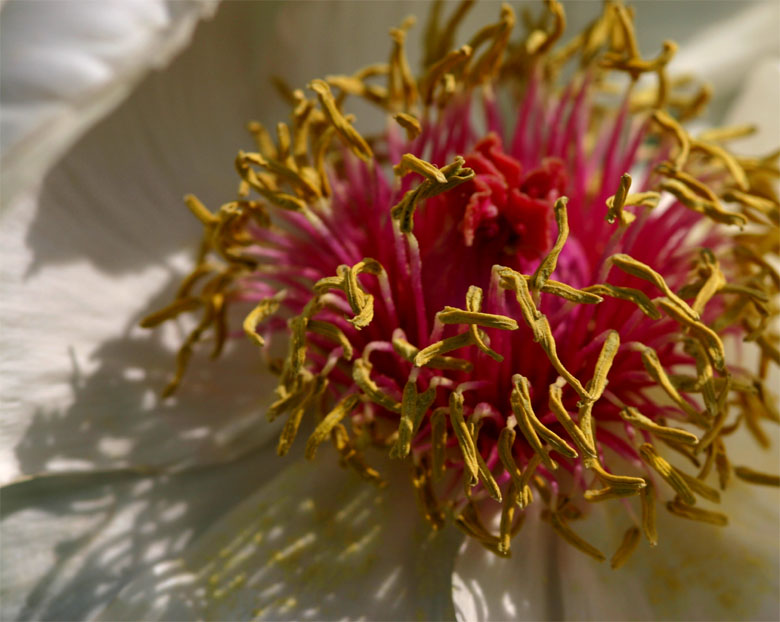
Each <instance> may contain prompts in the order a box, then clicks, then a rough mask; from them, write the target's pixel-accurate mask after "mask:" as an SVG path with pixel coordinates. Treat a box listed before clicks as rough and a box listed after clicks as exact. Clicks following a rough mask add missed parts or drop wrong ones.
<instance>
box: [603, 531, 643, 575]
mask: <svg viewBox="0 0 780 622" xmlns="http://www.w3.org/2000/svg"><path fill="white" fill-rule="evenodd" d="M639 535H640V532H639V528H638V527H629V528H628V529H626V532H625V533H624V534H623V541H622V542H621V543H620V546H619V547H618V550H617V551H615V554H614V555H613V556H612V559H611V560H610V562H609V565H610V566H611V567H612V570H617V569H618V568H620V567H621V566H622V565H623V564H625V563H626V562H627V561H628V558H629V557H631V554H632V553H633V552H634V551H635V550H636V547H637V545H638V544H639Z"/></svg>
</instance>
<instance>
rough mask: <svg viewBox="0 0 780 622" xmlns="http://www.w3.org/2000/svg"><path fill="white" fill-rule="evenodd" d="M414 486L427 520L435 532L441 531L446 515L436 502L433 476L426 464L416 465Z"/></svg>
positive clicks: (413, 479)
mask: <svg viewBox="0 0 780 622" xmlns="http://www.w3.org/2000/svg"><path fill="white" fill-rule="evenodd" d="M412 485H413V486H414V489H415V491H416V493H417V499H418V501H419V504H420V507H421V508H422V510H423V514H424V516H425V518H426V520H427V521H428V522H429V523H430V525H431V527H432V528H433V529H434V530H439V529H441V528H442V527H443V526H444V514H443V513H442V511H441V508H440V507H439V503H438V502H437V501H436V495H435V494H434V492H433V485H432V483H431V475H430V473H429V471H428V467H427V466H426V465H425V464H417V465H415V468H414V475H413V476H412Z"/></svg>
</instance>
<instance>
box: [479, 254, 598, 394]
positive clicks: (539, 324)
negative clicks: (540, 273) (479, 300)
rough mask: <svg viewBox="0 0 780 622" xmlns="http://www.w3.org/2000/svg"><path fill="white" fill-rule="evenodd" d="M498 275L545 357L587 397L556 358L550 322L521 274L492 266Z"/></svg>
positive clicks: (580, 386) (571, 384)
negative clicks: (511, 294) (509, 291)
mask: <svg viewBox="0 0 780 622" xmlns="http://www.w3.org/2000/svg"><path fill="white" fill-rule="evenodd" d="M494 270H496V271H497V273H498V275H499V279H500V280H499V284H500V286H501V287H502V288H504V289H508V290H511V291H514V292H515V294H516V297H517V302H518V303H519V305H520V312H521V313H522V315H523V319H524V320H525V323H526V324H527V325H528V327H529V328H530V329H531V331H532V332H533V335H534V341H536V342H537V343H539V345H540V346H541V347H542V349H543V350H544V351H545V353H546V354H547V358H548V359H549V360H550V363H551V364H552V366H553V367H554V368H555V370H556V371H557V372H558V373H559V374H560V375H561V376H562V377H563V379H564V380H566V382H567V383H568V384H569V385H570V386H571V387H572V388H573V389H574V390H575V391H576V392H577V395H579V396H580V398H582V399H588V398H589V397H590V394H589V393H588V392H587V391H586V390H585V388H584V387H583V386H582V384H581V383H580V381H579V380H578V379H577V378H576V377H575V376H573V375H572V374H571V373H570V372H569V371H568V370H567V369H566V368H565V367H564V366H563V363H562V362H561V360H560V359H559V358H558V352H557V348H556V345H555V338H554V337H553V335H552V329H551V328H550V322H549V321H548V320H547V318H546V317H545V316H544V315H543V314H542V313H540V312H539V310H538V309H537V308H536V303H535V302H534V300H533V297H532V296H531V292H530V291H529V289H528V284H527V283H526V280H525V278H524V277H523V275H522V274H520V273H518V272H515V271H514V270H512V269H510V268H505V267H502V266H497V267H494Z"/></svg>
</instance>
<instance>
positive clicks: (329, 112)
mask: <svg viewBox="0 0 780 622" xmlns="http://www.w3.org/2000/svg"><path fill="white" fill-rule="evenodd" d="M309 88H310V89H311V90H312V91H314V92H315V93H316V94H317V97H318V98H319V100H320V105H321V106H322V108H323V111H324V112H325V115H326V116H327V117H328V119H329V120H330V122H331V123H332V124H333V127H335V128H336V132H338V134H339V136H341V138H342V139H343V140H344V142H345V143H346V144H347V146H348V147H349V148H350V149H351V150H352V152H353V153H354V154H355V155H356V156H358V157H359V158H360V159H361V160H363V161H365V162H369V161H371V159H372V158H373V157H374V153H373V152H372V151H371V147H369V146H368V143H367V142H366V141H365V139H364V138H363V137H362V136H361V135H360V134H359V133H358V131H357V130H356V129H355V128H354V127H352V124H351V123H349V122H348V121H347V119H346V118H345V117H344V115H343V114H342V113H341V111H340V110H339V109H338V107H337V106H336V101H335V99H334V98H333V93H331V90H330V87H329V86H328V83H327V82H325V81H324V80H312V82H311V83H309Z"/></svg>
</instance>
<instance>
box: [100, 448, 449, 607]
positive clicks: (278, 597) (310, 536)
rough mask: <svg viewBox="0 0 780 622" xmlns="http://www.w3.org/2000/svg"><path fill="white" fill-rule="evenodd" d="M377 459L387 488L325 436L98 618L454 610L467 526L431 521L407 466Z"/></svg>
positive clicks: (146, 575) (140, 579)
mask: <svg viewBox="0 0 780 622" xmlns="http://www.w3.org/2000/svg"><path fill="white" fill-rule="evenodd" d="M369 458H370V455H369ZM377 468H378V469H379V470H380V471H381V472H382V474H383V475H385V476H389V477H390V479H391V481H390V483H389V485H388V486H387V487H386V488H384V489H378V488H376V487H374V486H371V485H369V484H367V483H366V482H365V481H364V480H362V479H360V478H359V477H358V476H357V475H355V474H354V473H352V472H345V471H344V470H343V469H341V468H340V467H339V466H338V459H337V456H336V455H335V453H334V452H332V450H331V449H330V448H328V447H323V448H322V449H321V450H320V455H318V456H317V459H316V462H315V463H314V464H312V463H308V462H304V461H302V460H299V461H298V462H295V463H293V464H292V465H289V466H287V467H286V468H285V469H284V471H283V472H281V473H280V474H279V475H278V476H276V477H275V478H273V479H268V478H266V480H265V484H264V485H263V486H262V487H261V488H259V489H258V491H257V492H256V493H255V494H253V495H252V496H251V497H249V498H247V499H246V500H245V501H244V502H242V503H241V505H240V506H238V507H237V508H236V509H235V510H233V511H231V512H229V513H227V514H226V515H225V517H224V518H223V519H222V520H220V521H219V522H217V523H216V524H215V525H214V526H213V527H212V528H211V529H210V530H209V531H208V532H207V533H206V534H205V535H203V536H202V537H201V538H199V539H198V540H196V541H195V542H193V543H192V544H191V545H190V546H189V547H188V548H187V551H186V552H185V553H184V554H183V555H182V556H181V557H180V558H179V559H178V560H176V562H175V563H173V564H165V565H161V566H160V567H159V568H156V569H155V570H154V571H153V572H151V573H150V572H147V573H144V574H141V576H139V577H138V579H137V580H136V581H134V582H132V583H131V584H129V585H128V586H127V587H126V588H125V589H123V590H122V592H121V593H120V594H119V596H118V597H117V599H116V601H115V602H113V603H112V604H111V605H110V606H109V607H108V608H107V609H106V610H105V611H102V612H101V613H100V614H99V616H98V618H99V619H102V620H116V619H138V620H194V619H207V620H249V619H267V620H334V619H353V620H354V619H365V620H450V619H452V618H453V612H452V601H451V599H450V591H449V586H450V579H451V574H452V564H453V561H454V557H455V552H456V550H457V547H458V545H459V543H460V542H461V539H462V537H461V535H460V533H459V532H457V530H455V529H454V528H453V527H452V526H451V525H450V526H449V527H448V528H445V529H443V530H442V531H440V532H433V531H432V530H431V529H430V527H429V525H428V524H427V523H425V522H424V521H423V520H422V518H421V517H420V515H419V512H417V511H416V508H415V507H414V500H413V498H412V497H413V494H412V490H411V486H410V485H409V482H408V475H407V474H406V473H402V472H400V471H401V470H402V468H403V467H399V465H398V463H396V464H391V463H389V462H388V461H386V460H382V464H379V465H377ZM257 477H258V480H259V481H263V475H262V474H257Z"/></svg>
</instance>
